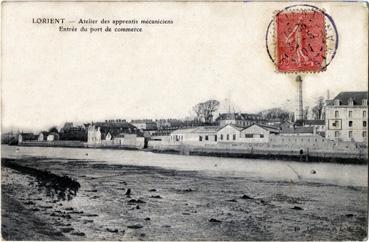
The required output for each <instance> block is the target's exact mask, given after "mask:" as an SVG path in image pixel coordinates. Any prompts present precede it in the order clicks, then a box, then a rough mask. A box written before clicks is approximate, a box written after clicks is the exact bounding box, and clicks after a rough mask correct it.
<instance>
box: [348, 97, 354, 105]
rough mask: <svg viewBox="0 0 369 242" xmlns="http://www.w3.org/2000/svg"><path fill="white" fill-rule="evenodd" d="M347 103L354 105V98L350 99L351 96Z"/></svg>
mask: <svg viewBox="0 0 369 242" xmlns="http://www.w3.org/2000/svg"><path fill="white" fill-rule="evenodd" d="M348 105H349V106H354V100H352V98H350V99H349V101H348Z"/></svg>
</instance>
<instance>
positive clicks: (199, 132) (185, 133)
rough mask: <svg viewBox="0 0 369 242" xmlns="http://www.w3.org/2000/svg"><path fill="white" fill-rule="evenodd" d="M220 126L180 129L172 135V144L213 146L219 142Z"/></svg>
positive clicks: (170, 140)
mask: <svg viewBox="0 0 369 242" xmlns="http://www.w3.org/2000/svg"><path fill="white" fill-rule="evenodd" d="M218 128H219V127H218V126H202V127H197V128H188V129H178V130H175V131H173V132H172V133H171V134H170V139H169V142H170V143H186V144H196V145H201V144H211V143H216V142H217V130H218Z"/></svg>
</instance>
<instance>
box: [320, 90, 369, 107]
mask: <svg viewBox="0 0 369 242" xmlns="http://www.w3.org/2000/svg"><path fill="white" fill-rule="evenodd" d="M337 99H338V100H340V105H348V104H349V100H350V99H352V100H353V101H354V105H362V102H363V99H367V100H368V92H340V93H339V94H338V95H337V96H336V97H335V98H334V100H337ZM334 100H329V101H328V102H327V105H334Z"/></svg>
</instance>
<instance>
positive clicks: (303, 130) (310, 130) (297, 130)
mask: <svg viewBox="0 0 369 242" xmlns="http://www.w3.org/2000/svg"><path fill="white" fill-rule="evenodd" d="M313 129H314V128H313V127H295V128H285V129H282V130H281V133H283V134H312V133H313V131H314V130H313Z"/></svg>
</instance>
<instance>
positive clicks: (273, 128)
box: [254, 124, 280, 133]
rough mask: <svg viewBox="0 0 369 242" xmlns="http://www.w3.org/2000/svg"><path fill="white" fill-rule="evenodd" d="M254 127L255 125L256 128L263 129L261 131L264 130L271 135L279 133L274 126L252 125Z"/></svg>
mask: <svg viewBox="0 0 369 242" xmlns="http://www.w3.org/2000/svg"><path fill="white" fill-rule="evenodd" d="M254 125H257V126H259V127H261V128H263V129H266V130H268V131H269V132H273V133H279V132H280V130H279V129H278V128H277V127H274V126H269V125H264V124H254Z"/></svg>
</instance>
